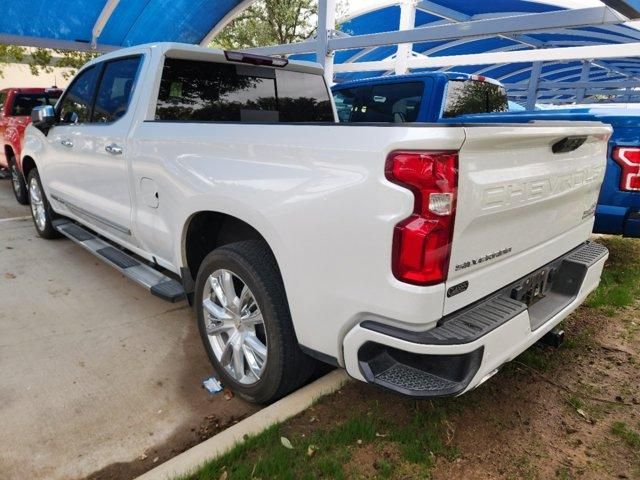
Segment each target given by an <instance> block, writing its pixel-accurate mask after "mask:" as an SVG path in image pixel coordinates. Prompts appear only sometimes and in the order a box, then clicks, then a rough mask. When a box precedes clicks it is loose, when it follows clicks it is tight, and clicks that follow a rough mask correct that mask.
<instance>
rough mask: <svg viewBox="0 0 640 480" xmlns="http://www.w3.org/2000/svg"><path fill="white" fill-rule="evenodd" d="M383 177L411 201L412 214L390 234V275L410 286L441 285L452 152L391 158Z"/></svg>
mask: <svg viewBox="0 0 640 480" xmlns="http://www.w3.org/2000/svg"><path fill="white" fill-rule="evenodd" d="M386 175H387V178H388V179H389V180H390V181H392V182H394V183H396V184H398V185H401V186H403V187H407V188H408V189H410V190H411V191H412V192H413V194H414V196H415V206H414V209H413V214H412V215H411V216H410V217H409V218H407V219H405V220H403V221H402V222H400V223H399V224H398V225H396V228H395V232H394V238H393V273H394V275H395V276H396V278H397V279H398V280H401V281H403V282H407V283H412V284H414V285H435V284H437V283H442V282H444V281H445V280H446V279H447V271H448V269H449V256H450V253H451V238H452V235H453V220H454V217H455V201H456V191H457V186H458V152H392V153H391V154H390V155H389V157H388V158H387V166H386Z"/></svg>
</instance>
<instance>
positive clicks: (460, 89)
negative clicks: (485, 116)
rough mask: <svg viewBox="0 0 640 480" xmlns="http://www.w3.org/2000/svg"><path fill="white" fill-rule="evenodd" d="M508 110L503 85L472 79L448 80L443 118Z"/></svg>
mask: <svg viewBox="0 0 640 480" xmlns="http://www.w3.org/2000/svg"><path fill="white" fill-rule="evenodd" d="M507 111H509V102H508V98H507V91H506V90H505V88H504V87H503V86H502V85H499V84H497V83H492V82H487V81H484V80H472V79H469V80H449V82H447V88H446V91H445V99H444V102H443V110H442V118H453V117H458V116H460V115H469V114H474V113H498V112H507Z"/></svg>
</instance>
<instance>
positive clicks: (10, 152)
mask: <svg viewBox="0 0 640 480" xmlns="http://www.w3.org/2000/svg"><path fill="white" fill-rule="evenodd" d="M4 156H5V157H6V158H7V162H10V161H11V159H12V158H13V157H14V156H15V152H14V151H13V147H12V146H11V145H5V146H4Z"/></svg>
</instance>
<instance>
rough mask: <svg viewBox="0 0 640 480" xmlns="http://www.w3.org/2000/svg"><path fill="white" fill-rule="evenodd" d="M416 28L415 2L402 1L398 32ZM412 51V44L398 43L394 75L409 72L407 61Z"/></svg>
mask: <svg viewBox="0 0 640 480" xmlns="http://www.w3.org/2000/svg"><path fill="white" fill-rule="evenodd" d="M415 26H416V0H402V3H400V30H411V29H412V28H415ZM412 51H413V43H400V44H398V49H397V51H396V75H404V74H405V73H407V72H408V71H409V66H408V60H409V57H410V56H411V52H412Z"/></svg>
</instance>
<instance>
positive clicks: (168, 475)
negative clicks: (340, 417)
mask: <svg viewBox="0 0 640 480" xmlns="http://www.w3.org/2000/svg"><path fill="white" fill-rule="evenodd" d="M348 378H349V377H348V375H347V372H346V371H345V370H342V369H339V370H334V371H332V372H330V373H328V374H327V375H325V376H324V377H322V378H319V379H318V380H316V381H315V382H313V383H311V384H309V385H307V386H306V387H303V388H301V389H300V390H297V391H295V392H293V393H292V394H291V395H289V396H287V397H285V398H283V399H281V400H278V401H277V402H276V403H274V404H273V405H269V406H268V407H265V408H263V409H262V410H260V411H259V412H256V413H254V414H253V415H251V416H250V417H247V418H245V419H244V420H242V421H241V422H239V423H236V424H235V425H233V426H232V427H229V428H227V429H226V430H224V431H222V432H220V433H218V434H217V435H215V436H213V437H211V438H210V439H208V440H205V441H204V442H202V443H200V444H198V445H196V446H195V447H193V448H190V449H189V450H187V451H186V452H183V453H181V454H180V455H178V456H176V457H173V458H172V459H171V460H167V461H166V462H165V463H163V464H161V465H158V466H157V467H156V468H154V469H153V470H150V471H148V472H147V473H144V474H142V475H141V476H139V477H138V478H137V479H136V480H170V479H173V478H175V477H178V476H180V475H187V474H189V473H191V472H193V471H194V470H195V469H197V468H198V467H200V466H201V465H202V464H203V463H205V462H207V461H208V460H213V459H214V458H216V457H218V456H220V455H222V454H224V453H226V452H227V451H228V450H230V449H231V448H233V447H234V446H235V445H236V444H238V443H242V442H243V441H244V438H245V436H246V435H248V436H254V435H257V434H259V433H260V432H262V431H264V430H265V429H267V428H269V427H270V426H271V425H273V424H274V423H280V422H284V421H285V420H287V419H289V418H291V417H293V416H295V415H297V414H298V413H300V412H302V411H304V410H306V409H307V408H309V407H310V406H311V405H312V404H313V402H314V401H315V400H317V399H318V398H319V397H321V396H323V395H328V394H330V393H333V392H335V391H336V390H338V389H339V388H340V387H341V386H342V385H344V383H345V382H346V381H347V380H348Z"/></svg>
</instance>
